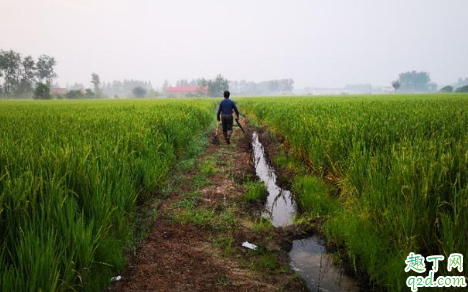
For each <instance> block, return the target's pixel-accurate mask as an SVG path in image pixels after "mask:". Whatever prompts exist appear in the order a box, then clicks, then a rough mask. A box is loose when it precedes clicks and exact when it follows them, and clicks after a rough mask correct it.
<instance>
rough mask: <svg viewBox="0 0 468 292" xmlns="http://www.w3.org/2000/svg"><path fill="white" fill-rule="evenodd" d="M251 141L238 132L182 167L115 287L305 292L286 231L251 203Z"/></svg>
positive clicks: (118, 290)
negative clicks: (251, 246)
mask: <svg viewBox="0 0 468 292" xmlns="http://www.w3.org/2000/svg"><path fill="white" fill-rule="evenodd" d="M250 142H251V140H250V136H249V135H246V136H244V135H243V134H242V133H241V132H240V131H235V133H234V135H233V138H232V144H231V145H226V143H224V141H221V145H213V144H211V143H210V144H208V145H207V146H206V148H205V150H204V151H203V153H202V154H201V155H199V156H198V157H197V158H196V159H195V160H194V161H193V162H194V163H193V164H192V165H188V166H185V167H181V168H180V169H179V170H177V171H175V173H174V174H173V175H172V178H171V179H170V181H169V187H168V189H167V190H166V191H165V192H164V193H163V197H162V199H161V200H160V201H159V203H158V204H157V205H158V206H157V215H156V219H155V222H154V225H153V226H152V228H151V230H150V231H149V233H148V238H147V240H146V241H145V242H144V243H142V244H141V245H140V246H139V247H138V248H137V250H136V253H135V256H133V258H132V259H130V263H129V266H128V269H127V270H126V271H125V272H124V273H123V274H122V279H121V280H120V281H118V282H116V283H114V284H113V285H112V286H111V287H109V288H108V289H109V290H110V291H115V292H124V291H132V292H136V291H190V292H195V291H306V290H305V288H304V286H303V284H302V283H301V282H300V280H299V277H298V276H297V275H295V274H294V273H293V272H291V270H290V269H289V266H288V259H287V255H286V252H285V251H284V248H282V245H284V244H285V238H286V235H285V234H284V232H285V231H283V230H281V229H275V228H272V227H271V224H270V223H269V222H268V221H265V220H259V219H255V217H256V216H254V213H255V212H256V211H258V210H259V208H261V205H262V204H261V203H259V204H258V205H257V206H253V205H252V204H249V203H247V202H246V201H245V200H244V193H245V192H246V188H245V183H246V182H248V181H251V180H255V175H254V173H253V166H252V159H251V153H250ZM244 241H249V242H252V243H255V244H257V245H258V246H259V249H258V250H257V251H252V250H249V249H246V248H243V247H241V244H242V242H244Z"/></svg>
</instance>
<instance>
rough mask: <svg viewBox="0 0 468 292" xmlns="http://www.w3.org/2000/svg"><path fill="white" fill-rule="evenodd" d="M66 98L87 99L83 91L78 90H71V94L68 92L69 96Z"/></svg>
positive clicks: (66, 95)
mask: <svg viewBox="0 0 468 292" xmlns="http://www.w3.org/2000/svg"><path fill="white" fill-rule="evenodd" d="M65 97H66V98H69V99H82V98H84V97H85V95H84V94H83V92H82V91H81V89H77V90H70V91H69V92H67V94H65Z"/></svg>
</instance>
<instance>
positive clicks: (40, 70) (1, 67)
mask: <svg viewBox="0 0 468 292" xmlns="http://www.w3.org/2000/svg"><path fill="white" fill-rule="evenodd" d="M56 64H57V62H56V60H55V58H54V57H50V56H48V55H45V54H44V55H41V56H39V57H38V59H37V60H34V58H33V57H32V56H30V55H27V56H25V57H23V56H22V55H21V54H20V53H18V52H15V51H13V50H9V51H4V50H0V78H2V79H3V83H1V84H0V96H5V97H18V96H21V97H31V96H34V97H37V94H45V93H46V91H47V93H48V88H49V87H50V85H51V83H52V81H53V79H54V78H56V77H57V74H56V73H55V71H54V67H55V65H56Z"/></svg>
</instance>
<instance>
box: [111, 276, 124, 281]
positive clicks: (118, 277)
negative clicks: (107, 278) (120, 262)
mask: <svg viewBox="0 0 468 292" xmlns="http://www.w3.org/2000/svg"><path fill="white" fill-rule="evenodd" d="M121 279H122V277H121V276H117V277H112V279H111V282H117V281H120V280H121Z"/></svg>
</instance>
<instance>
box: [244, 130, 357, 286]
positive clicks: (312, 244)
mask: <svg viewBox="0 0 468 292" xmlns="http://www.w3.org/2000/svg"><path fill="white" fill-rule="evenodd" d="M252 147H253V159H254V164H255V170H256V172H257V176H258V177H259V178H260V180H261V181H262V182H264V183H265V185H266V186H267V190H268V197H267V201H266V203H265V211H264V212H263V214H262V216H263V217H266V218H269V219H270V220H271V223H272V224H273V226H275V227H285V226H288V225H291V224H292V223H293V220H294V218H295V216H296V212H297V205H296V202H295V201H294V197H293V196H292V194H291V192H290V191H288V190H285V189H282V188H280V187H279V186H278V185H277V184H276V174H275V171H274V169H273V168H272V167H271V166H270V165H269V164H268V161H267V160H266V157H265V149H264V148H263V145H262V144H261V143H260V141H259V140H258V134H257V133H256V132H254V133H253V135H252ZM289 257H290V260H291V262H290V264H291V267H292V268H293V269H294V270H295V271H296V272H297V273H298V274H299V275H300V276H301V277H302V279H303V280H304V282H305V283H306V285H307V288H308V289H309V291H314V292H328V291H329V292H344V291H347V292H348V291H349V292H351V291H353V292H354V291H360V290H359V288H358V285H357V283H356V281H355V280H354V279H352V278H349V277H347V276H346V275H344V273H343V271H342V269H340V268H339V267H337V266H336V265H334V264H333V260H332V258H331V256H330V254H328V253H327V250H326V248H325V243H324V242H322V241H321V240H320V239H319V238H318V237H315V236H313V237H310V238H307V239H301V240H294V241H293V246H292V249H291V251H290V252H289Z"/></svg>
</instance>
